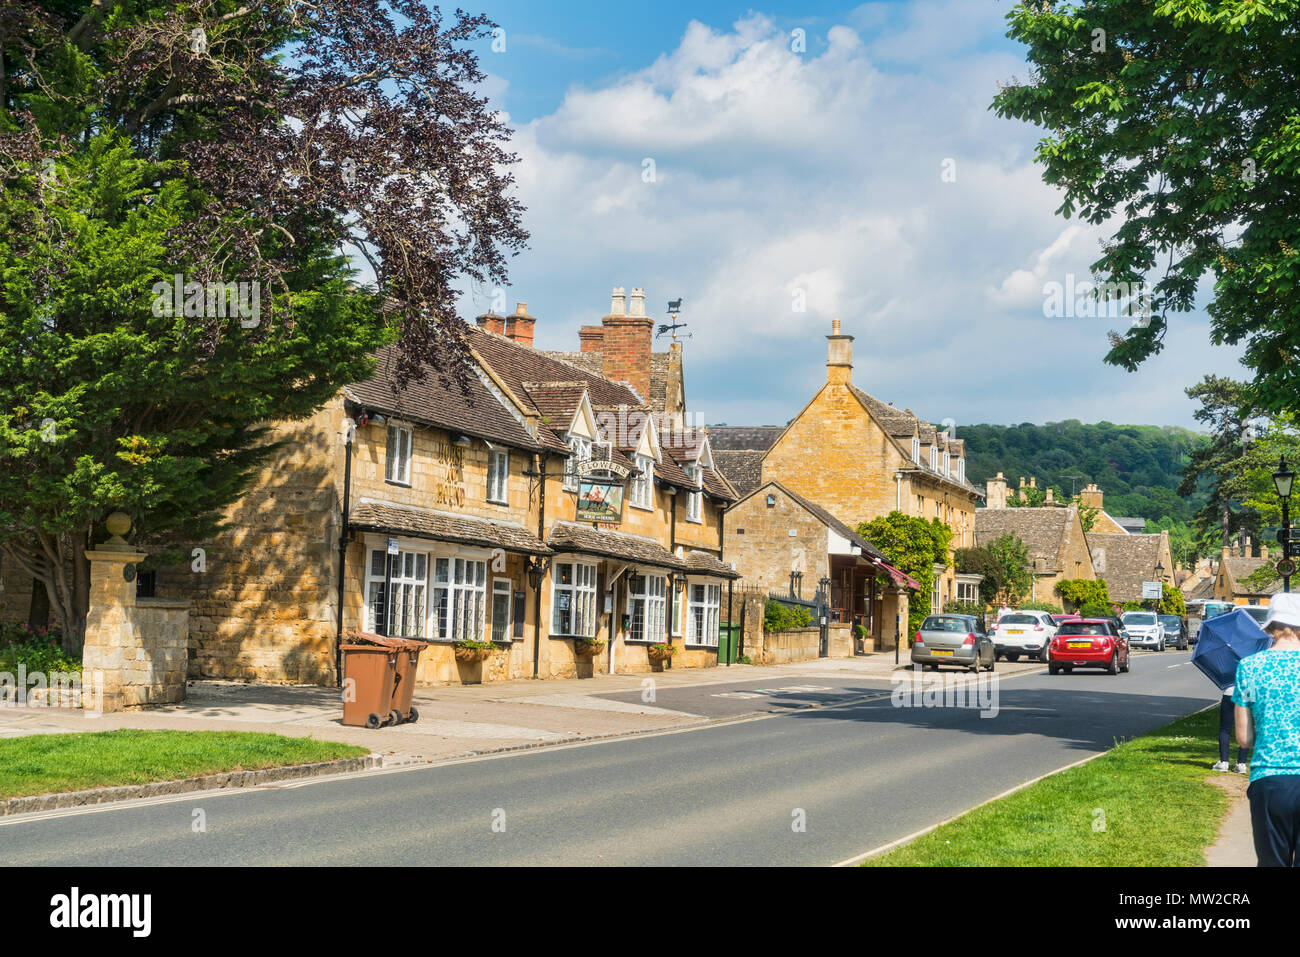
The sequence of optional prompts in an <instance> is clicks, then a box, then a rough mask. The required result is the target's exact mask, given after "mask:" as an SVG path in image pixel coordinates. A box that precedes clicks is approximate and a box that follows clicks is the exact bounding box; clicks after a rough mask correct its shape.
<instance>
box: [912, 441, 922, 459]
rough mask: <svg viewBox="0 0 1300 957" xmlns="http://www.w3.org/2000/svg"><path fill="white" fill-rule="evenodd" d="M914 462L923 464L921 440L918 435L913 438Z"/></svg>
mask: <svg viewBox="0 0 1300 957" xmlns="http://www.w3.org/2000/svg"><path fill="white" fill-rule="evenodd" d="M912 461H913V462H915V463H916V464H917V465H920V464H921V439H920V437H919V436H916V435H914V436H912Z"/></svg>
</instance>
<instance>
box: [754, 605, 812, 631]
mask: <svg viewBox="0 0 1300 957" xmlns="http://www.w3.org/2000/svg"><path fill="white" fill-rule="evenodd" d="M811 623H812V613H811V612H809V611H808V609H807V608H798V607H795V608H792V607H790V606H789V605H783V604H781V603H780V602H779V601H770V600H769V601H768V603H767V607H766V608H765V609H764V611H763V629H764V630H765V631H767V632H768V633H769V634H776V633H777V632H781V631H790V630H791V629H793V628H805V627H807V626H808V625H809V624H811Z"/></svg>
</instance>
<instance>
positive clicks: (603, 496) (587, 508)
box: [576, 459, 630, 525]
mask: <svg viewBox="0 0 1300 957" xmlns="http://www.w3.org/2000/svg"><path fill="white" fill-rule="evenodd" d="M629 471H630V470H629V469H628V468H627V467H626V466H623V465H619V464H618V463H616V462H610V461H608V460H604V459H592V460H589V461H586V462H582V463H580V464H579V465H578V476H579V480H578V514H577V516H576V518H577V520H578V521H579V522H601V523H603V524H606V525H620V524H622V522H623V493H624V491H625V488H624V480H625V479H626V478H627V475H628V472H629Z"/></svg>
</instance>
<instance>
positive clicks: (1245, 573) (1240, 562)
mask: <svg viewBox="0 0 1300 957" xmlns="http://www.w3.org/2000/svg"><path fill="white" fill-rule="evenodd" d="M1226 561H1227V563H1228V571H1229V572H1230V573H1231V574H1232V593H1233V594H1234V595H1275V594H1277V593H1278V592H1279V591H1281V590H1282V580H1281V579H1280V578H1275V579H1274V580H1273V581H1272V582H1270V583H1269V584H1268V585H1266V586H1265V587H1264V588H1263V589H1262V590H1260V589H1255V588H1251V587H1250V586H1249V585H1247V584H1245V581H1246V579H1247V578H1249V577H1250V576H1251V575H1253V574H1255V572H1257V571H1259V570H1260V569H1261V568H1262V567H1264V566H1265V565H1268V564H1270V562H1269V561H1268V559H1265V558H1250V557H1242V556H1239V555H1236V556H1229V557H1228V558H1227V559H1226Z"/></svg>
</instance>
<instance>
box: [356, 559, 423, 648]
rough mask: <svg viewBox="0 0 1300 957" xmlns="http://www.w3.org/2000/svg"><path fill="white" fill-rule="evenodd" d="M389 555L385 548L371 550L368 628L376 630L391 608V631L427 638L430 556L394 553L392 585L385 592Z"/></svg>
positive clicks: (402, 634)
mask: <svg viewBox="0 0 1300 957" xmlns="http://www.w3.org/2000/svg"><path fill="white" fill-rule="evenodd" d="M388 559H389V556H388V553H387V551H386V550H385V549H379V548H376V549H373V550H372V551H371V553H370V569H369V572H370V573H369V575H368V578H369V581H368V582H367V585H366V627H367V629H368V630H370V631H375V630H377V629H378V628H379V626H380V624H381V619H382V617H383V610H384V606H385V604H387V608H388V634H390V635H396V636H398V637H401V638H423V637H425V622H426V615H425V596H426V595H427V594H428V582H429V579H428V575H429V566H428V561H429V557H428V555H426V554H425V553H424V552H398V553H397V554H396V555H393V556H392V563H393V570H392V588H391V590H390V593H389V595H388V596H387V597H385V595H384V581H385V578H386V577H387V570H388V569H387V562H388Z"/></svg>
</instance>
